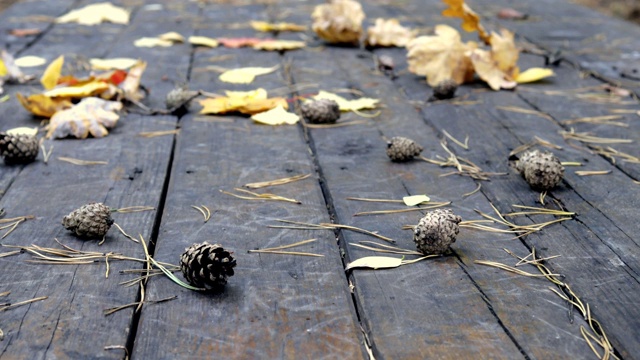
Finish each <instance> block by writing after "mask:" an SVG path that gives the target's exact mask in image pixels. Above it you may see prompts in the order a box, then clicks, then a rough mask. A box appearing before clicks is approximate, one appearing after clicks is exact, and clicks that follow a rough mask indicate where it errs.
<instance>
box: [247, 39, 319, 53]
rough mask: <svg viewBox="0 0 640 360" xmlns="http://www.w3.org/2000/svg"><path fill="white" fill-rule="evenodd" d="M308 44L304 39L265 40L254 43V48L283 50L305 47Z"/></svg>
mask: <svg viewBox="0 0 640 360" xmlns="http://www.w3.org/2000/svg"><path fill="white" fill-rule="evenodd" d="M305 46H306V44H305V42H304V41H294V40H265V41H260V42H259V43H256V44H255V45H253V48H254V49H256V50H265V51H282V50H295V49H300V48H303V47H305Z"/></svg>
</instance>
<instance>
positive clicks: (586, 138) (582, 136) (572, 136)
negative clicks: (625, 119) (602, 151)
mask: <svg viewBox="0 0 640 360" xmlns="http://www.w3.org/2000/svg"><path fill="white" fill-rule="evenodd" d="M560 135H562V137H563V138H564V139H565V140H577V141H580V142H582V143H589V144H630V143H632V142H633V140H632V139H617V138H603V137H597V136H593V135H591V134H590V133H588V132H581V133H577V132H575V130H574V129H573V128H572V129H571V130H570V131H564V130H561V131H560Z"/></svg>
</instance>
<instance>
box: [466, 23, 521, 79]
mask: <svg viewBox="0 0 640 360" xmlns="http://www.w3.org/2000/svg"><path fill="white" fill-rule="evenodd" d="M519 54H520V53H519V51H518V49H517V48H516V46H515V43H514V37H513V33H512V32H510V31H509V30H506V29H502V31H501V32H500V34H498V33H495V32H492V33H491V51H490V52H489V51H486V50H481V49H475V50H473V52H472V53H471V55H470V58H471V62H472V64H473V68H474V69H475V71H476V73H477V74H478V76H479V77H480V78H481V79H482V80H484V81H485V82H487V84H489V87H491V88H492V89H493V90H500V89H513V88H514V87H515V86H516V85H517V83H516V81H515V79H516V77H517V76H518V74H519V72H520V69H519V68H518V66H517V62H518V56H519Z"/></svg>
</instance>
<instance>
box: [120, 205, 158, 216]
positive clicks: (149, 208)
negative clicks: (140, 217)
mask: <svg viewBox="0 0 640 360" xmlns="http://www.w3.org/2000/svg"><path fill="white" fill-rule="evenodd" d="M155 209H156V208H155V207H153V206H141V205H137V206H127V207H123V208H120V209H111V212H117V213H120V214H128V213H134V212H141V211H153V210H155Z"/></svg>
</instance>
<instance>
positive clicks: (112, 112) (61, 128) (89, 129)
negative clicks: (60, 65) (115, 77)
mask: <svg viewBox="0 0 640 360" xmlns="http://www.w3.org/2000/svg"><path fill="white" fill-rule="evenodd" d="M120 109H122V103H121V102H119V101H107V100H102V99H99V98H95V97H88V98H85V99H82V101H80V102H79V103H78V104H76V105H74V106H73V107H72V108H70V109H67V110H62V111H58V112H57V113H55V114H54V115H53V116H52V117H51V120H50V121H49V125H48V126H47V134H46V137H47V138H48V139H50V138H56V139H61V138H66V137H68V136H74V137H76V138H78V139H86V138H87V137H88V136H89V134H91V135H92V136H93V137H96V138H100V137H104V136H107V135H108V134H109V130H107V129H111V128H113V127H114V126H115V125H116V123H117V122H118V119H119V118H120V116H119V115H118V114H117V113H116V111H118V110H120Z"/></svg>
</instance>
